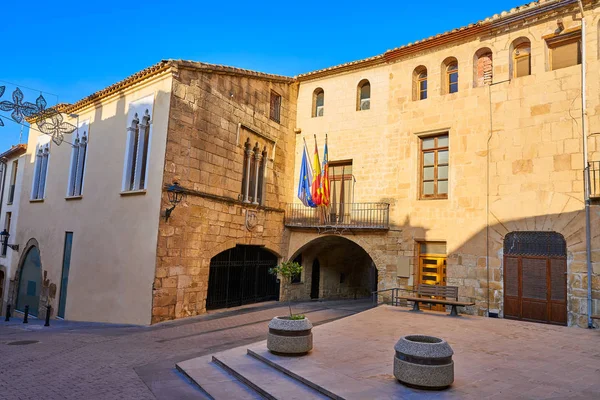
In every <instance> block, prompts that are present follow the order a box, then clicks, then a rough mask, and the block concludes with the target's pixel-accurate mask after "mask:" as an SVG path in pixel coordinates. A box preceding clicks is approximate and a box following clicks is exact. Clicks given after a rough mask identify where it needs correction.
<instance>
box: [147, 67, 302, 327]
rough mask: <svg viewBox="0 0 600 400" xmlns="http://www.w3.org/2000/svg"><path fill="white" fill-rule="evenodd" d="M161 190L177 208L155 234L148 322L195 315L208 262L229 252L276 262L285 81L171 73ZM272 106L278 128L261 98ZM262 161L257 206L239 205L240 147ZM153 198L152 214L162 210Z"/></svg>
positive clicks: (290, 143)
mask: <svg viewBox="0 0 600 400" xmlns="http://www.w3.org/2000/svg"><path fill="white" fill-rule="evenodd" d="M175 76H176V77H175V78H174V81H173V90H172V99H171V101H172V103H171V104H172V107H171V114H170V120H169V129H168V137H167V152H166V158H165V174H164V181H163V183H164V185H170V184H171V183H172V182H174V181H177V182H179V184H180V185H181V186H182V187H184V188H186V189H189V190H188V193H187V198H186V199H185V201H183V202H182V204H180V205H178V206H177V208H175V210H174V211H173V213H172V215H171V217H170V218H169V220H168V221H165V219H164V218H161V222H160V228H159V233H158V247H157V261H156V278H155V281H154V289H153V308H152V322H153V323H156V322H160V321H164V320H169V319H175V318H183V317H188V316H193V315H197V314H201V313H203V312H205V309H206V296H207V288H208V277H209V267H210V260H211V258H212V257H213V256H215V255H217V254H218V253H220V252H222V251H225V250H227V249H230V248H232V247H235V246H236V245H237V244H246V245H260V246H265V247H266V248H267V249H268V250H270V251H272V252H273V253H275V254H277V255H278V257H281V256H283V255H284V254H285V253H286V251H287V235H286V233H285V232H284V225H283V217H284V212H283V207H284V204H285V203H286V202H289V201H290V200H291V194H292V193H293V189H292V178H291V177H292V175H293V173H294V172H293V162H294V160H293V157H292V154H293V153H294V134H293V128H294V126H295V115H296V109H295V99H296V93H297V86H296V85H294V84H292V83H291V80H290V79H287V78H281V77H272V76H269V77H267V76H266V75H263V74H257V73H251V72H249V71H243V70H238V69H234V68H231V69H228V68H225V69H222V70H219V71H207V70H202V69H195V68H193V66H190V68H185V67H184V68H180V70H179V71H177V72H176V73H175ZM271 90H274V91H275V92H277V93H278V94H280V95H281V96H282V107H281V123H277V122H275V121H273V120H271V119H270V118H269V105H270V97H269V96H270V92H271ZM248 138H250V141H251V143H252V144H253V145H254V144H255V143H256V142H259V145H260V147H261V149H262V148H264V147H265V146H266V148H267V151H268V163H267V171H266V179H265V192H266V196H265V201H264V204H263V205H250V204H244V203H242V201H241V200H242V198H241V197H240V195H241V186H242V175H243V174H242V171H243V162H244V147H243V145H244V142H245V141H246V140H247V139H248ZM169 206H170V204H169V203H168V199H167V193H166V192H163V202H162V209H163V210H164V209H165V208H167V207H169Z"/></svg>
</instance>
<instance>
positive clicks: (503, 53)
mask: <svg viewBox="0 0 600 400" xmlns="http://www.w3.org/2000/svg"><path fill="white" fill-rule="evenodd" d="M598 13H599V11H598V9H597V8H596V9H594V10H590V11H588V15H587V19H588V35H587V37H586V44H587V46H588V58H587V64H588V68H589V73H588V79H589V83H588V93H589V99H588V100H589V104H588V110H587V111H588V113H589V123H590V132H591V133H594V132H598V131H599V130H600V119H599V118H600V99H599V98H598V96H597V93H598V85H599V83H598V82H599V80H598V78H597V77H598V70H599V67H600V66H599V65H598V58H599V54H598ZM561 17H562V18H563V20H564V24H565V27H566V29H569V28H571V27H574V26H577V25H579V24H580V20H579V19H578V16H577V15H576V14H575V13H570V12H569V13H563V15H561ZM556 18H558V17H556V16H554V17H552V18H539V19H538V20H536V21H530V22H528V24H527V25H525V26H521V27H519V26H518V25H517V24H515V25H512V26H511V28H512V29H511V30H510V31H508V30H505V28H506V27H501V28H498V31H496V32H491V33H490V34H488V35H487V36H484V37H479V38H474V39H472V40H469V41H466V42H462V43H453V44H452V45H448V46H447V47H438V48H435V49H432V50H430V51H427V52H423V53H418V54H414V55H411V56H406V57H405V58H403V59H400V60H397V61H395V62H393V63H392V64H389V65H385V66H379V67H373V68H370V69H367V70H364V71H360V72H352V73H340V74H339V75H335V76H329V77H325V78H319V79H315V80H310V81H303V82H301V84H300V88H299V97H298V118H297V121H298V122H297V124H298V127H299V128H301V129H302V134H303V135H306V136H307V141H308V139H309V136H312V134H313V133H316V134H317V137H318V138H319V144H320V149H321V152H322V143H323V137H324V134H325V133H327V132H328V133H329V151H330V160H336V159H352V160H353V172H354V174H355V175H356V179H357V185H356V188H355V202H371V201H383V202H390V203H391V205H392V206H391V209H390V223H391V230H392V231H395V230H401V233H400V235H401V239H398V238H397V237H396V235H393V236H392V235H391V233H392V232H389V233H387V234H385V233H382V234H381V235H382V236H385V235H387V236H388V237H389V240H388V242H389V243H388V244H387V245H386V246H382V245H380V246H379V247H376V248H375V250H374V251H373V252H370V254H371V256H372V258H379V262H376V264H377V267H378V269H379V270H380V275H379V276H380V288H384V287H393V286H397V285H400V286H403V285H409V286H410V285H412V283H413V282H414V281H413V280H412V279H409V280H406V279H403V278H399V277H397V276H396V271H395V266H396V261H395V260H397V259H399V258H401V257H408V258H410V260H411V264H412V265H413V274H412V277H413V278H414V277H415V276H416V275H415V272H416V267H414V264H415V261H416V251H417V246H416V243H417V241H420V240H428V241H437V240H441V241H446V242H447V248H448V264H449V266H448V284H451V285H457V286H459V287H460V288H461V289H460V294H461V297H463V298H465V299H471V300H473V301H475V302H476V303H477V305H476V309H475V310H473V311H474V312H478V313H480V314H481V313H483V312H484V311H485V310H487V308H488V306H487V291H488V287H489V292H490V298H491V302H490V307H489V308H490V309H491V310H494V309H495V310H497V309H501V308H502V296H503V292H502V287H503V285H502V269H501V264H502V238H503V236H504V235H505V234H506V233H507V232H509V231H511V230H555V231H558V232H560V233H562V234H563V235H564V236H565V238H566V239H567V250H568V255H569V304H570V305H569V311H570V317H569V318H570V321H569V322H570V323H579V324H580V325H581V324H583V323H584V322H583V319H582V318H583V314H585V312H586V311H585V310H586V308H585V307H584V306H582V305H581V304H583V303H584V301H583V299H584V298H585V294H584V293H583V292H582V290H584V284H583V283H582V282H584V280H586V279H587V278H586V277H584V272H585V264H584V260H585V257H584V256H585V254H584V253H585V246H584V245H583V247H582V245H581V244H582V237H583V236H582V235H583V230H582V229H583V227H584V225H583V221H584V220H583V219H581V214H580V212H581V210H583V207H584V204H583V197H584V196H583V154H582V140H581V97H580V93H581V91H580V88H581V77H580V76H581V73H580V71H581V66H573V67H568V68H564V69H561V70H557V71H547V70H546V58H547V48H546V44H545V41H544V39H542V37H543V36H545V35H548V34H551V33H553V32H554V30H555V29H556V26H557V25H556ZM523 36H525V37H528V38H529V39H530V41H531V46H532V74H531V76H528V77H521V78H517V79H512V80H509V59H510V54H509V53H510V52H509V48H510V44H511V43H512V41H513V40H515V39H517V38H519V37H523ZM483 47H488V48H490V49H491V50H492V53H493V64H494V78H493V81H494V85H492V86H489V87H488V86H485V87H477V88H473V63H474V54H475V53H476V52H477V50H479V49H481V48H483ZM447 57H455V58H457V59H458V63H459V77H460V78H459V92H458V93H455V94H446V95H442V94H441V92H442V91H441V81H442V77H441V64H442V62H443V61H444V59H446V58H447ZM421 65H424V66H426V67H427V69H428V84H429V89H428V99H426V100H423V101H413V99H412V93H413V89H412V74H413V71H414V69H415V68H416V67H418V66H421ZM371 77H374V78H372V81H371V83H372V85H373V89H374V90H373V92H372V96H371V99H372V100H371V101H372V105H373V109H372V110H371V111H367V112H362V111H358V112H357V111H355V107H354V104H355V101H356V100H355V99H356V84H357V83H358V81H360V79H362V78H370V79H371ZM316 87H322V88H323V89H324V90H325V117H322V118H311V113H310V108H311V105H312V92H313V90H314V89H315V88H316ZM383 96H387V99H383V98H381V97H383ZM386 103H387V104H386ZM378 105H379V107H380V108H379V109H378V108H377V106H378ZM363 113H364V114H363ZM369 113H370V114H369ZM490 116H492V118H490ZM490 127H491V128H490ZM490 130H491V132H490ZM443 131H448V132H449V135H450V146H449V148H450V193H449V196H448V199H447V200H419V198H418V197H419V192H418V191H419V143H420V139H419V136H420V135H427V134H430V133H432V132H443ZM490 134H491V137H490ZM488 137H490V140H489V150H488V146H487V142H488ZM308 143H309V150H310V153H311V154H312V151H313V150H312V149H313V147H312V146H313V144H312V139H311V140H310V141H308ZM297 145H298V146H299V145H300V138H297ZM300 150H301V147H300V146H299V147H298V148H297V150H296V174H297V173H298V171H299V165H300V161H301V155H302V153H301V151H300ZM599 150H600V147H598V143H597V142H596V139H593V140H590V154H591V156H592V158H591V159H594V160H600V156H599V155H598V154H600V153H598V151H599ZM488 157H489V190H490V197H489V210H490V212H489V223H490V225H491V226H492V235H491V238H490V239H489V243H490V259H489V263H490V271H491V272H490V273H491V279H490V283H489V286H488V283H487V272H486V258H485V256H486V236H485V231H486V224H487V222H488V213H487V208H488V205H487V201H488V198H487V186H488V184H487V179H488V178H487V170H488ZM295 179H296V180H295V182H296V184H297V182H298V177H295ZM524 200H526V201H524ZM536 216H543V217H544V218H545V219H546V220H547V222H546V224H544V223H541V222H538V224H537V225H536V223H535V222H533V223H532V222H531V221H529V220H528V218H530V219H531V218H532V217H533V220H535V217H536ZM569 217H570V218H569ZM566 218H569V219H568V220H567V221H566V222H565V221H564V220H565V219H566ZM538 219H541V218H538ZM357 236H361V233H360V232H358V233H354V235H353V239H354V238H355V237H357ZM312 237H313V238H314V237H317V234H316V233H315V234H314V235H313V236H312ZM307 240H309V239H307V238H306V233H297V232H293V233H292V237H291V239H290V243H291V244H290V254H291V253H292V252H293V251H295V250H296V249H297V247H299V246H300V245H301V244H303V243H305V242H306V241H307ZM357 240H358V239H357ZM295 243H298V244H297V245H295ZM592 247H593V249H594V250H596V249H600V244H598V243H594V244H593V246H592ZM374 253H377V254H375V255H374ZM582 254H583V261H582V256H581V255H582ZM595 268H597V266H595ZM598 270H600V268H597V270H596V269H595V271H597V272H600V271H598ZM595 290H596V291H598V292H595V293H596V297H598V298H600V288H595ZM596 302H597V303H598V302H599V301H598V300H596Z"/></svg>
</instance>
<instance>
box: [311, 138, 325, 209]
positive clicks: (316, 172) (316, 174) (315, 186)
mask: <svg viewBox="0 0 600 400" xmlns="http://www.w3.org/2000/svg"><path fill="white" fill-rule="evenodd" d="M311 189H312V190H311V192H312V199H313V203H315V205H316V206H320V205H321V204H322V193H321V162H320V161H319V149H318V148H317V135H315V155H314V158H313V181H312V188H311Z"/></svg>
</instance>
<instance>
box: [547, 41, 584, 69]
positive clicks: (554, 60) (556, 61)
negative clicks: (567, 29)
mask: <svg viewBox="0 0 600 400" xmlns="http://www.w3.org/2000/svg"><path fill="white" fill-rule="evenodd" d="M546 43H547V44H548V51H549V59H550V70H551V71H554V70H557V69H561V68H566V67H570V66H573V65H577V64H581V31H576V32H571V33H568V34H564V35H560V36H555V37H553V38H551V39H546Z"/></svg>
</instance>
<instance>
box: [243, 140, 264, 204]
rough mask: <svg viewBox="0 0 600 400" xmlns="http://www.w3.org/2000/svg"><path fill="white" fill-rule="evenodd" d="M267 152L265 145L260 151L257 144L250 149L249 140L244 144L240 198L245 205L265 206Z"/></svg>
mask: <svg viewBox="0 0 600 400" xmlns="http://www.w3.org/2000/svg"><path fill="white" fill-rule="evenodd" d="M268 160H269V158H268V151H267V146H266V145H265V146H264V147H263V149H262V150H261V148H260V146H259V144H258V142H256V144H255V145H254V147H252V143H251V142H250V138H249V137H248V138H247V139H246V142H245V143H244V162H243V165H242V190H241V198H242V202H243V203H245V204H253V205H261V206H262V205H264V204H265V192H266V191H265V186H266V185H265V183H266V173H267V162H268Z"/></svg>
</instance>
